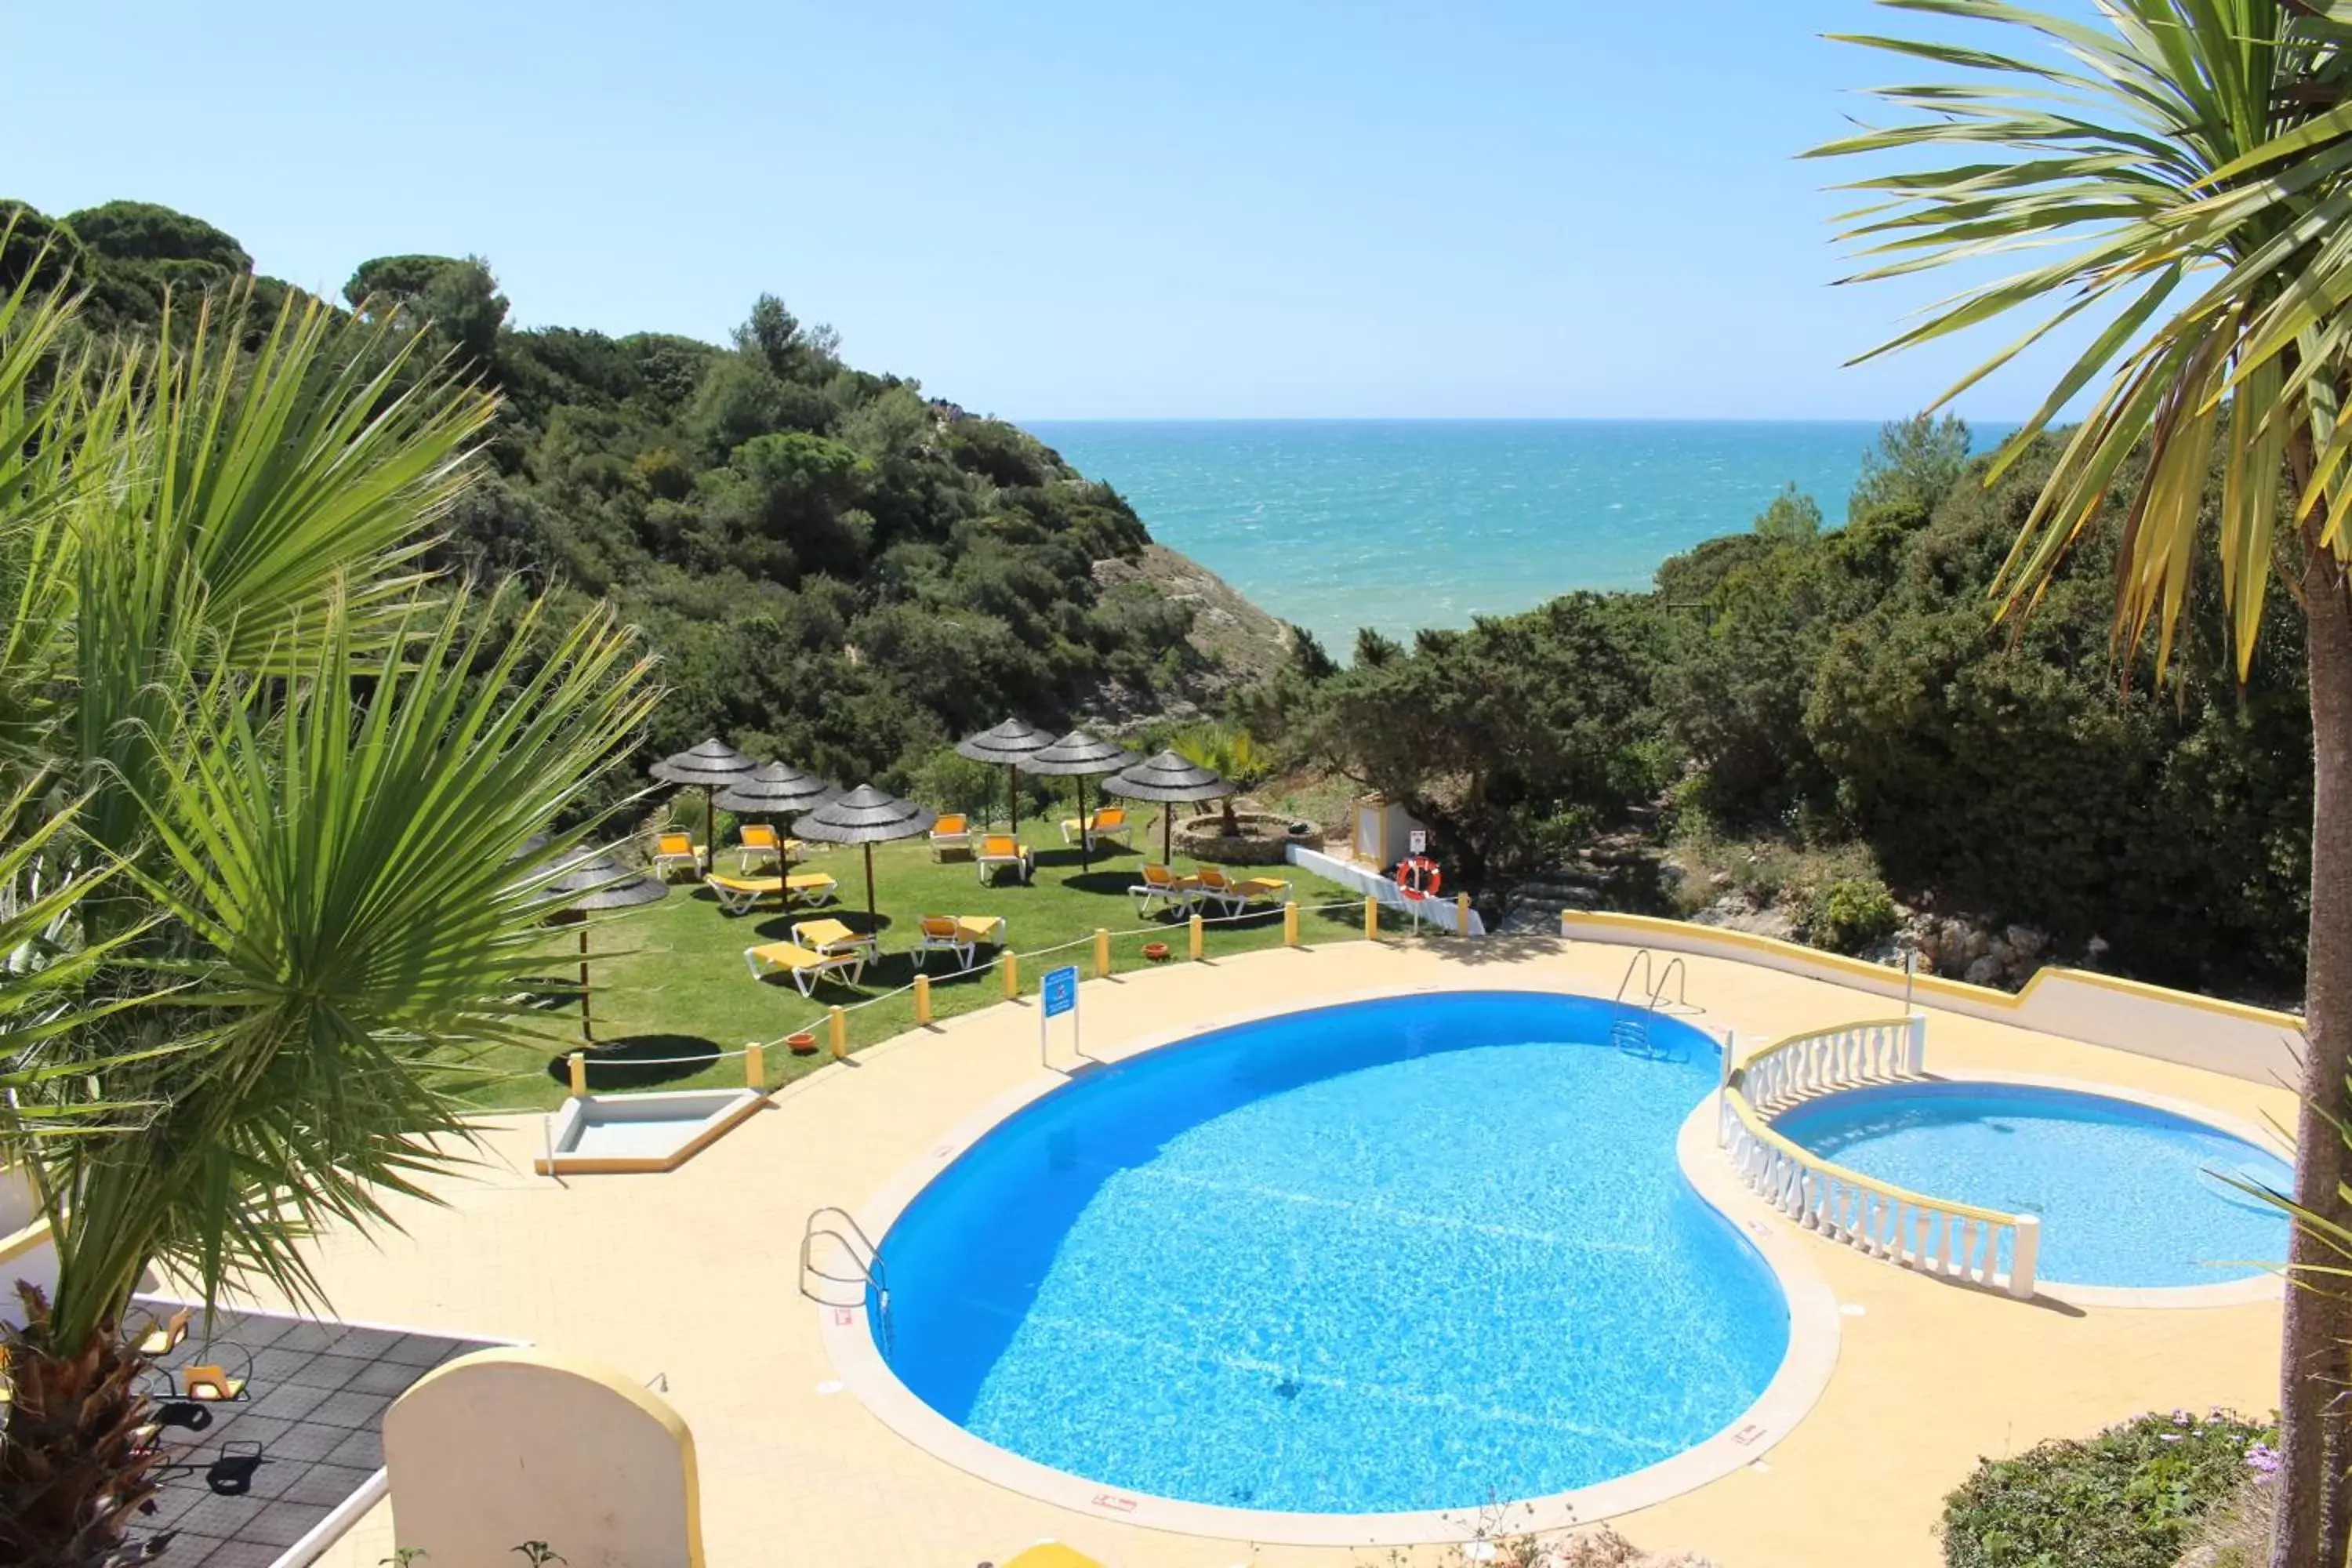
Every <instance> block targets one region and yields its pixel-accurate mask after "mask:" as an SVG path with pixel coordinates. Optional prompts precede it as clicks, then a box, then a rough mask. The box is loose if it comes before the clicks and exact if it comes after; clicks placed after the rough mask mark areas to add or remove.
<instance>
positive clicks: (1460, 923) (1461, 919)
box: [1454, 893, 1470, 936]
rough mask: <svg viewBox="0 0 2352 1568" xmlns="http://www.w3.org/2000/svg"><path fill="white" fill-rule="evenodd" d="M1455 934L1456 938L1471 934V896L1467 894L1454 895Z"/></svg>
mask: <svg viewBox="0 0 2352 1568" xmlns="http://www.w3.org/2000/svg"><path fill="white" fill-rule="evenodd" d="M1469 934H1470V895H1469V894H1467V893H1456V894H1454V935H1455V936H1468V935H1469Z"/></svg>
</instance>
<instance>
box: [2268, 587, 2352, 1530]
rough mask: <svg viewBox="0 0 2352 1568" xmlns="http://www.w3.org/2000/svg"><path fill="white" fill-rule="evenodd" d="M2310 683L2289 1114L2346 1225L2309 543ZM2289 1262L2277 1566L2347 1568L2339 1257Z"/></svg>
mask: <svg viewBox="0 0 2352 1568" xmlns="http://www.w3.org/2000/svg"><path fill="white" fill-rule="evenodd" d="M2303 589H2304V605H2305V626H2306V634H2305V635H2306V658H2307V661H2308V670H2309V677H2310V683H2311V745H2312V792H2311V794H2312V824H2311V934H2310V950H2309V952H2308V954H2307V956H2306V960H2305V963H2306V966H2307V967H2306V970H2305V981H2304V1037H2305V1054H2304V1064H2303V1085H2302V1089H2303V1094H2302V1109H2301V1111H2300V1113H2299V1114H2298V1116H2297V1118H2296V1121H2295V1169H2294V1196H2295V1201H2296V1202H2297V1203H2298V1204H2299V1205H2302V1206H2303V1207H2304V1208H2305V1210H2307V1211H2309V1212H2310V1213H2313V1214H2316V1215H2324V1216H2326V1217H2327V1218H2328V1219H2331V1220H2333V1221H2335V1222H2336V1224H2338V1225H2342V1224H2344V1223H2346V1221H2347V1217H2352V1212H2348V1211H2352V1205H2347V1204H2346V1203H2345V1201H2344V1195H2343V1184H2344V1176H2345V1135H2344V1133H2343V1132H2342V1131H2339V1129H2340V1128H2342V1127H2345V1126H2347V1125H2352V1121H2347V1110H2352V1105H2347V1089H2346V1083H2345V1075H2346V1068H2347V1047H2352V597H2347V588H2346V584H2345V581H2344V577H2343V574H2342V573H2341V572H2340V571H2339V570H2338V569H2337V567H2336V564H2335V563H2334V562H2333V561H2332V560H2330V559H2329V558H2328V557H2327V555H2326V552H2322V551H2320V550H2317V549H2308V550H2306V552H2305V568H2304V578H2303ZM2287 1259H2288V1262H2289V1264H2290V1265H2291V1266H2292V1267H2293V1268H2294V1270H2295V1271H2296V1272H2295V1275H2294V1280H2293V1282H2292V1283H2290V1284H2289V1286H2288V1288H2287V1292H2286V1310H2285V1322H2284V1329H2283V1332H2282V1338H2281V1347H2280V1357H2279V1379H2280V1386H2279V1448H2280V1458H2281V1463H2280V1468H2279V1475H2278V1483H2279V1486H2280V1488H2281V1491H2280V1496H2279V1510H2278V1527H2277V1531H2276V1532H2275V1534H2274V1535H2273V1539H2272V1542H2271V1564H2272V1568H2314V1565H2315V1564H2324V1565H2326V1568H2342V1565H2343V1563H2345V1552H2346V1542H2347V1535H2348V1534H2352V1506H2347V1505H2352V1499H2347V1495H2346V1477H2347V1467H2352V1451H2347V1443H2346V1441H2345V1419H2344V1415H2345V1412H2344V1404H2343V1397H2342V1396H2343V1394H2344V1387H2343V1377H2342V1373H2343V1366H2344V1356H2345V1349H2346V1341H2347V1337H2352V1336H2347V1329H2348V1328H2352V1323H2347V1312H2346V1306H2345V1302H2344V1300H2343V1297H2342V1295H2341V1293H2340V1291H2339V1290H2338V1289H2336V1287H2335V1286H2334V1285H2333V1284H2331V1283H2330V1281H2329V1279H2328V1277H2327V1276H2326V1275H2317V1276H2315V1275H2313V1274H2311V1273H2308V1272H2306V1271H2307V1270H2310V1269H2314V1268H2329V1267H2340V1266H2341V1265H2342V1263H2343V1258H2341V1257H2340V1256H2339V1255H2338V1254H2336V1252H2335V1250H2334V1249H2333V1248H2332V1247H2329V1245H2328V1244H2327V1242H2326V1240H2325V1239H2324V1238H2322V1237H2320V1236H2319V1235H2317V1234H2315V1232H2314V1231H2312V1230H2311V1229H2310V1228H2309V1227H2307V1226H2302V1225H2298V1226H2295V1227H2294V1236H2293V1238H2292V1239H2291V1240H2290V1242H2289V1243H2288V1251H2287Z"/></svg>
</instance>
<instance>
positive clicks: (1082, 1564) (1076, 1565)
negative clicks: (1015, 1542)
mask: <svg viewBox="0 0 2352 1568" xmlns="http://www.w3.org/2000/svg"><path fill="white" fill-rule="evenodd" d="M1004 1568H1102V1564H1101V1563H1097V1562H1096V1561H1095V1560H1094V1559H1093V1558H1091V1557H1089V1556H1087V1554H1086V1553H1085V1552H1079V1551H1076V1550H1075V1549H1074V1548H1071V1547H1067V1546H1065V1545H1063V1544H1062V1543H1061V1542H1058V1541H1041V1542H1038V1543H1037V1544H1036V1545H1034V1546H1032V1547H1030V1548H1028V1549H1027V1550H1026V1551H1024V1552H1021V1553H1019V1554H1018V1555H1017V1556H1014V1557H1012V1558H1010V1559H1008V1560H1007V1561H1006V1562H1005V1564H1004Z"/></svg>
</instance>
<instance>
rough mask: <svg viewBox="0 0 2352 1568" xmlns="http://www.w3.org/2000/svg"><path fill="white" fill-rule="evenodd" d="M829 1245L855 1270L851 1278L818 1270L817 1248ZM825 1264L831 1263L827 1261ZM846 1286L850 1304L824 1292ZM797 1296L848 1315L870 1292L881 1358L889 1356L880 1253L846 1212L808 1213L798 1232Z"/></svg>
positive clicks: (886, 1278) (884, 1279)
mask: <svg viewBox="0 0 2352 1568" xmlns="http://www.w3.org/2000/svg"><path fill="white" fill-rule="evenodd" d="M822 1241H830V1242H832V1243H833V1245H834V1247H835V1249H836V1251H837V1252H838V1254H839V1256H840V1258H843V1259H845V1260H846V1261H847V1262H848V1264H849V1266H850V1267H851V1268H854V1269H856V1273H854V1274H836V1273H834V1272H832V1271H831V1270H829V1269H827V1268H823V1267H822V1266H820V1265H819V1264H818V1262H817V1260H816V1258H817V1244H818V1243H819V1242H822ZM826 1261H827V1262H833V1261H834V1259H833V1258H827V1259H826ZM844 1285H845V1286H850V1287H854V1288H855V1289H856V1292H857V1299H856V1300H854V1301H844V1300H839V1299H838V1297H839V1296H840V1294H841V1292H839V1291H837V1290H828V1289H827V1287H828V1286H844ZM800 1288H801V1294H802V1295H803V1296H805V1297H807V1298H808V1299H809V1300H812V1301H814V1302H815V1303H817V1305H819V1306H821V1307H832V1308H835V1309H836V1310H841V1311H850V1310H855V1309H857V1308H862V1307H864V1306H865V1305H866V1293H867V1292H868V1291H869V1290H870V1291H872V1292H873V1295H874V1299H875V1302H876V1304H877V1308H878V1309H879V1310H878V1311H877V1319H878V1321H880V1323H881V1327H882V1354H883V1356H884V1357H885V1359H887V1357H888V1356H889V1354H890V1348H891V1339H892V1335H891V1330H890V1280H889V1275H888V1272H887V1270H886V1269H885V1268H883V1267H882V1249H881V1248H880V1247H876V1246H875V1245H874V1238H873V1237H870V1236H867V1235H866V1232H865V1229H864V1228H863V1227H862V1226H859V1225H858V1223H857V1220H856V1217H855V1216H854V1215H851V1214H850V1212H849V1211H848V1210H847V1209H845V1208H837V1207H835V1206H834V1205H831V1204H827V1205H824V1207H823V1208H818V1209H812V1210H811V1211H809V1216H808V1224H807V1225H806V1226H803V1227H802V1230H801V1270H800Z"/></svg>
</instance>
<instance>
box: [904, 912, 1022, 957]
mask: <svg viewBox="0 0 2352 1568" xmlns="http://www.w3.org/2000/svg"><path fill="white" fill-rule="evenodd" d="M983 942H985V943H986V944H988V945H989V946H991V947H1003V945H1004V917H1003V915H925V916H924V917H923V918H922V920H921V921H919V922H917V925H916V930H915V967H916V968H918V969H920V968H922V967H923V961H924V960H925V959H927V958H929V956H930V955H931V954H932V953H935V952H952V953H954V954H955V955H956V963H957V964H958V966H959V967H961V968H964V969H970V968H971V964H972V960H973V959H974V958H976V957H977V956H979V949H980V946H981V944H982V943H983Z"/></svg>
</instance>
